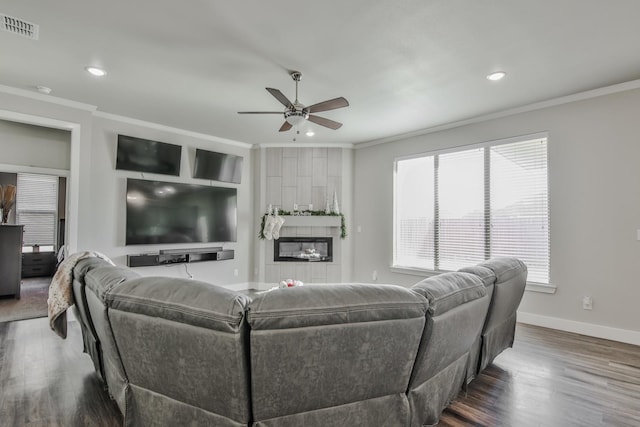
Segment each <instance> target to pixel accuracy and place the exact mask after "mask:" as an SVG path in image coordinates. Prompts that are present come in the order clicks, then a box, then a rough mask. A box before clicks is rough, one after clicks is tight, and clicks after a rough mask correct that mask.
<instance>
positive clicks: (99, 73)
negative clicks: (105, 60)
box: [84, 67, 107, 77]
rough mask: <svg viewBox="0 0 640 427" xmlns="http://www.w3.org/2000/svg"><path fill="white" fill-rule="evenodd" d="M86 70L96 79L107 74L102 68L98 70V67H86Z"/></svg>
mask: <svg viewBox="0 0 640 427" xmlns="http://www.w3.org/2000/svg"><path fill="white" fill-rule="evenodd" d="M84 69H85V70H87V72H88V73H89V74H92V75H94V76H96V77H102V76H104V75H106V74H107V72H106V71H105V70H103V69H102V68H98V67H84Z"/></svg>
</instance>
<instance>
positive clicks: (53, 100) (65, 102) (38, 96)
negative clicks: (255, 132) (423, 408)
mask: <svg viewBox="0 0 640 427" xmlns="http://www.w3.org/2000/svg"><path fill="white" fill-rule="evenodd" d="M0 92H2V93H6V94H9V95H16V96H21V97H23V98H30V99H35V100H37V101H43V102H48V103H50V104H56V105H61V106H63V107H71V108H75V109H78V110H83V111H91V112H93V111H96V110H97V109H98V107H96V106H95V105H90V104H84V103H82V102H77V101H71V100H69V99H65V98H58V97H56V96H51V95H44V94H42V93H37V92H32V91H30V90H26V89H18V88H16V87H12V86H5V85H0Z"/></svg>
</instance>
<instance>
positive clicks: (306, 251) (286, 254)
mask: <svg viewBox="0 0 640 427" xmlns="http://www.w3.org/2000/svg"><path fill="white" fill-rule="evenodd" d="M273 260H274V261H281V262H332V261H333V238H332V237H280V239H278V240H274V241H273Z"/></svg>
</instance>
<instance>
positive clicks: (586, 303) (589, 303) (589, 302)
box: [582, 296, 593, 310]
mask: <svg viewBox="0 0 640 427" xmlns="http://www.w3.org/2000/svg"><path fill="white" fill-rule="evenodd" d="M582 308H583V309H585V310H593V299H592V298H591V297H590V296H584V297H582Z"/></svg>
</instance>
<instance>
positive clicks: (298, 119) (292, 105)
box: [238, 71, 349, 132]
mask: <svg viewBox="0 0 640 427" xmlns="http://www.w3.org/2000/svg"><path fill="white" fill-rule="evenodd" d="M290 75H291V78H292V79H293V81H295V82H296V98H295V101H294V102H291V101H289V99H288V98H287V97H286V96H285V95H284V94H283V93H282V92H280V91H279V90H278V89H273V88H270V87H268V88H266V89H267V91H268V92H269V93H270V94H271V95H272V96H273V97H274V98H275V99H277V100H278V101H279V102H280V103H281V104H282V105H284V106H285V110H284V112H280V111H239V112H238V114H283V115H284V120H285V122H284V123H283V124H282V126H281V127H280V129H279V131H280V132H286V131H288V130H289V129H291V128H292V127H293V126H299V125H300V124H302V123H303V122H304V121H306V120H309V121H310V122H313V123H315V124H318V125H320V126H324V127H327V128H329V129H334V130H336V129H339V128H340V127H342V123H340V122H336V121H334V120H330V119H327V118H324V117H320V116H316V115H312V114H311V113H319V112H322V111H329V110H335V109H337V108H343V107H348V106H349V102H348V101H347V100H346V99H345V98H343V97H339V98H334V99H329V100H327V101H323V102H318V103H317V104H313V105H311V106H309V107H306V106H304V105H303V104H301V103H300V101H298V82H300V79H301V78H302V73H300V72H299V71H292V72H291V73H290Z"/></svg>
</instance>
